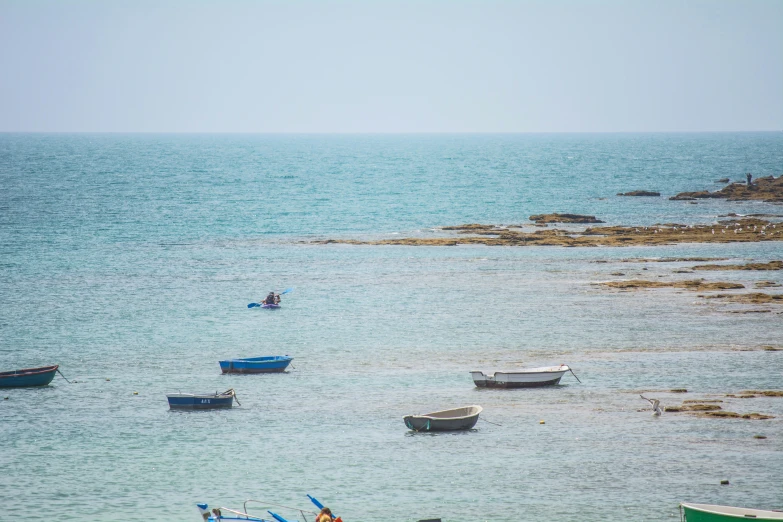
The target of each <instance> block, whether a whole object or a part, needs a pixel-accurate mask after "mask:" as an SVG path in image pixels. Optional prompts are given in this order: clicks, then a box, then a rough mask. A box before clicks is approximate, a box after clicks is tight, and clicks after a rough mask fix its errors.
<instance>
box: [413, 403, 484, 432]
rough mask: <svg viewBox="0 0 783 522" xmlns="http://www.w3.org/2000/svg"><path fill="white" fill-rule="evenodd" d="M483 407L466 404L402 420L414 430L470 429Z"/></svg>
mask: <svg viewBox="0 0 783 522" xmlns="http://www.w3.org/2000/svg"><path fill="white" fill-rule="evenodd" d="M483 409H484V408H482V407H481V406H465V407H464V408H454V409H452V410H443V411H435V412H432V413H425V414H423V415H407V416H405V417H403V418H402V420H404V421H405V425H406V426H407V427H408V429H410V430H413V431H454V430H469V429H471V428H472V427H473V426H475V425H476V423H477V422H478V419H479V414H480V413H481V411H482V410H483Z"/></svg>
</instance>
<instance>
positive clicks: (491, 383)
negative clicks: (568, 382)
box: [470, 368, 569, 388]
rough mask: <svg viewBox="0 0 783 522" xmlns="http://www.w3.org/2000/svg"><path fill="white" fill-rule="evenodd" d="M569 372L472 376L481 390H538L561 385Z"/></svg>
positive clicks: (502, 373) (473, 373)
mask: <svg viewBox="0 0 783 522" xmlns="http://www.w3.org/2000/svg"><path fill="white" fill-rule="evenodd" d="M567 371H569V370H568V369H567V368H566V369H564V370H547V371H541V372H495V373H494V374H488V375H485V374H484V372H477V371H473V372H470V375H471V377H473V383H474V384H475V385H476V386H478V387H479V388H536V387H539V386H554V385H556V384H559V383H560V379H562V378H563V375H564V374H565V373H566V372H567Z"/></svg>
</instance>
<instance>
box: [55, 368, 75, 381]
mask: <svg viewBox="0 0 783 522" xmlns="http://www.w3.org/2000/svg"><path fill="white" fill-rule="evenodd" d="M57 373H59V374H60V377H62V378H63V379H65V382H67V383H68V384H73V383H72V382H71V381H69V380H68V378H67V377H66V376H65V375H63V372H61V371H60V369H59V368H57Z"/></svg>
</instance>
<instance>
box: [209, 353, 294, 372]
mask: <svg viewBox="0 0 783 522" xmlns="http://www.w3.org/2000/svg"><path fill="white" fill-rule="evenodd" d="M291 361H293V357H281V356H273V357H249V358H243V359H229V360H227V361H220V371H222V372H223V373H280V372H284V371H285V370H286V368H288V365H289V364H291Z"/></svg>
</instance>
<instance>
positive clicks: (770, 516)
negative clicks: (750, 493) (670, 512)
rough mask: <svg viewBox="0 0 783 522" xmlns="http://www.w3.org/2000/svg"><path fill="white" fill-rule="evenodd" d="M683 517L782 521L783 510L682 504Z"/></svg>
mask: <svg viewBox="0 0 783 522" xmlns="http://www.w3.org/2000/svg"><path fill="white" fill-rule="evenodd" d="M680 514H681V519H682V520H683V521H684V522H736V521H737V520H762V521H778V522H779V521H781V520H783V512H781V511H766V510H764V509H750V508H741V507H731V506H715V505H712V504H686V503H684V502H683V503H682V504H680Z"/></svg>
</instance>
